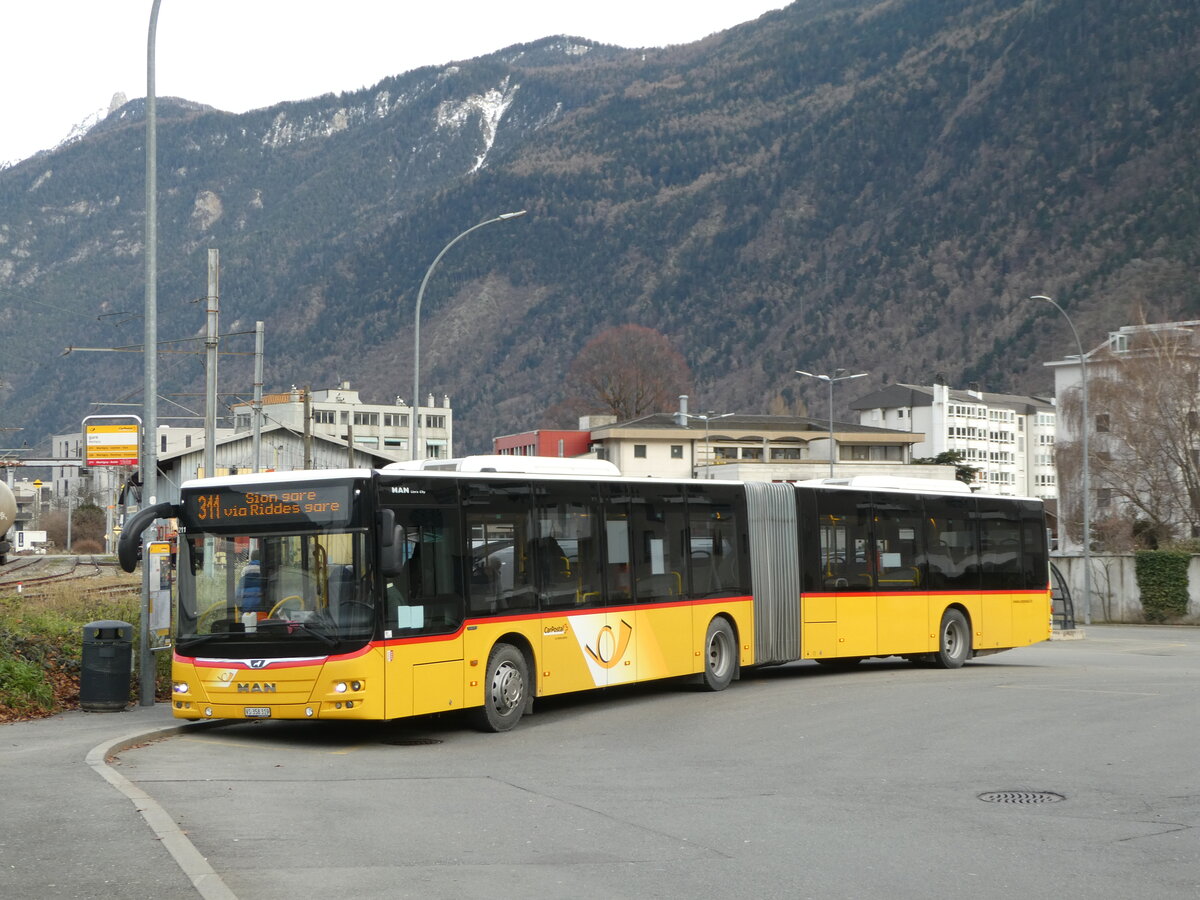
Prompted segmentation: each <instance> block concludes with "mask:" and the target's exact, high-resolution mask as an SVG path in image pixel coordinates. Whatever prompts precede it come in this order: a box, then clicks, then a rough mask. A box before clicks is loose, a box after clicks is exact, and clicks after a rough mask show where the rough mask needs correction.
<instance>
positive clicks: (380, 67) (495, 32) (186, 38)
mask: <svg viewBox="0 0 1200 900" xmlns="http://www.w3.org/2000/svg"><path fill="white" fill-rule="evenodd" d="M151 5H152V3H151V0H103V2H102V0H12V2H5V3H4V4H3V7H0V162H5V161H14V160H18V159H24V158H25V157H28V156H31V155H32V154H34V153H36V152H37V151H39V150H45V149H49V148H50V147H53V146H54V145H56V144H57V143H58V142H59V141H60V140H62V139H63V138H64V137H66V136H67V134H68V133H69V132H70V130H71V128H72V126H74V125H75V124H77V123H78V122H81V121H82V120H84V119H85V118H87V116H89V115H90V114H92V113H94V112H95V111H96V110H99V109H102V108H107V107H108V105H109V102H110V101H111V99H112V96H113V94H115V93H117V92H123V93H124V94H125V95H126V97H127V98H128V99H130V100H132V99H134V98H136V97H144V96H145V94H146V37H147V30H148V26H149V21H150V8H151ZM785 5H786V0H586V2H585V0H502V2H501V0H440V2H439V0H432V2H430V0H323V2H316V0H162V4H161V7H160V10H159V16H158V39H157V43H156V59H157V63H156V72H155V86H156V93H157V94H158V96H160V97H166V96H172V97H184V98H186V99H188V100H194V101H196V102H198V103H206V104H209V105H210V106H215V107H217V108H219V109H224V110H228V111H230V112H244V111H245V110H248V109H256V108H258V107H262V106H269V105H271V104H272V103H276V102H278V101H281V100H300V99H305V98H308V97H313V96H317V95H318V94H324V93H327V92H330V91H333V92H337V91H353V90H358V89H359V88H362V87H368V86H370V85H373V84H375V83H376V82H378V81H380V80H381V79H383V78H385V77H387V76H389V75H397V74H400V73H402V72H407V71H410V70H412V69H415V68H417V67H419V66H424V65H430V64H434V65H436V64H440V63H444V62H448V61H450V60H456V59H470V58H471V57H475V56H481V55H483V54H486V53H490V52H492V51H493V50H499V49H501V48H503V47H507V46H509V45H511V44H516V43H522V42H525V41H532V40H536V39H537V38H541V37H546V36H547V35H554V34H570V35H575V36H578V37H585V38H590V39H592V40H596V41H601V42H603V43H609V44H619V45H621V46H624V47H658V46H664V45H667V44H682V43H688V42H690V41H694V40H698V39H699V38H702V37H705V36H706V35H709V34H712V33H713V32H715V31H721V30H723V29H726V28H729V27H731V26H733V25H737V24H738V23H740V22H746V21H749V20H751V19H755V18H757V17H758V16H759V15H761V14H762V13H764V12H766V11H767V10H771V9H779V8H781V7H783V6H785Z"/></svg>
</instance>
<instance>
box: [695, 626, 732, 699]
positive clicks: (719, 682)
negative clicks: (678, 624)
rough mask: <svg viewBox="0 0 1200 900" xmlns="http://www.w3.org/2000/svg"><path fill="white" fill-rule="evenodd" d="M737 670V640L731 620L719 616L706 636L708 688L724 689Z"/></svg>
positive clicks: (705, 653)
mask: <svg viewBox="0 0 1200 900" xmlns="http://www.w3.org/2000/svg"><path fill="white" fill-rule="evenodd" d="M735 672H737V641H736V640H734V637H733V628H732V627H730V625H729V620H728V619H724V618H721V617H719V616H718V617H717V618H715V619H713V620H712V622H710V623H709V625H708V634H706V635H705V637H704V673H703V683H704V687H705V689H706V690H710V691H723V690H725V688H727V687H729V683H730V682H731V681H733V676H734V673H735Z"/></svg>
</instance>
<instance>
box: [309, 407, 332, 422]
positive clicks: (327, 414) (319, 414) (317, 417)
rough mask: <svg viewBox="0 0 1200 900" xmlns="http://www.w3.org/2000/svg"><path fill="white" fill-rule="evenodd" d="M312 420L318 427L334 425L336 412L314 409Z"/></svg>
mask: <svg viewBox="0 0 1200 900" xmlns="http://www.w3.org/2000/svg"><path fill="white" fill-rule="evenodd" d="M312 418H313V422H314V423H316V424H317V425H333V424H334V411H333V410H332V409H314V410H313V414H312Z"/></svg>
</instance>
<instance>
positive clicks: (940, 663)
mask: <svg viewBox="0 0 1200 900" xmlns="http://www.w3.org/2000/svg"><path fill="white" fill-rule="evenodd" d="M970 655H971V629H970V626H968V625H967V617H966V616H964V615H963V614H962V612H961V611H959V610H957V609H948V610H946V611H945V612H944V613H942V627H941V630H940V636H939V638H938V651H937V653H934V654H933V664H934V665H935V666H937V667H938V668H939V669H957V668H959V667H960V666H962V664H963V663H965V662H966V661H967V658H968V657H969V656H970Z"/></svg>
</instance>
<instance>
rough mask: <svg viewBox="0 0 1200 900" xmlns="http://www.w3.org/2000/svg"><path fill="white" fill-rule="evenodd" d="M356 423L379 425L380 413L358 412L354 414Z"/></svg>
mask: <svg viewBox="0 0 1200 900" xmlns="http://www.w3.org/2000/svg"><path fill="white" fill-rule="evenodd" d="M354 424H355V425H370V426H374V427H378V426H379V413H377V412H356V413H355V414H354Z"/></svg>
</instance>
